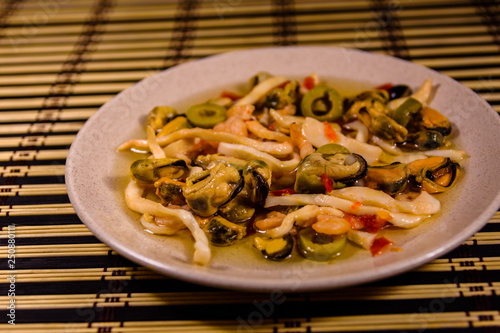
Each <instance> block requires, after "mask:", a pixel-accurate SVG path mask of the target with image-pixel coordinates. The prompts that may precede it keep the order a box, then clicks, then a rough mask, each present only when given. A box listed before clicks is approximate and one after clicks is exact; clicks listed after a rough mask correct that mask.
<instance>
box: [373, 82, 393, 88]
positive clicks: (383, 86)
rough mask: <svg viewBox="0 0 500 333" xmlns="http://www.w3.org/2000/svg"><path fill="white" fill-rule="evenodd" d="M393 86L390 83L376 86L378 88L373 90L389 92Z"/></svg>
mask: <svg viewBox="0 0 500 333" xmlns="http://www.w3.org/2000/svg"><path fill="white" fill-rule="evenodd" d="M393 86H394V85H393V84H392V83H386V84H383V85H381V86H378V87H377V88H375V89H377V90H389V89H391V88H392V87H393Z"/></svg>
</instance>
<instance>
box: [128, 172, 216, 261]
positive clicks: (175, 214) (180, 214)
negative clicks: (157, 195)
mask: <svg viewBox="0 0 500 333" xmlns="http://www.w3.org/2000/svg"><path fill="white" fill-rule="evenodd" d="M142 192H143V189H142V188H141V187H140V186H139V185H137V184H136V183H135V182H133V181H131V182H130V183H129V184H128V185H127V188H126V189H125V202H126V203H127V206H128V207H129V208H130V209H132V210H134V211H136V212H139V213H142V214H146V213H148V214H151V215H154V216H160V217H170V218H176V219H179V220H181V221H182V223H184V224H185V225H186V227H187V228H188V229H189V231H190V232H191V234H192V235H193V238H194V255H193V262H194V263H196V264H198V265H207V264H208V262H209V261H210V256H211V253H210V247H209V246H208V239H207V236H206V235H205V233H204V232H203V230H201V228H200V226H199V225H198V222H196V219H195V218H194V216H193V214H191V213H190V212H188V211H186V210H183V209H170V208H167V207H165V206H163V205H162V204H160V203H158V202H154V201H151V200H148V199H145V198H143V197H142Z"/></svg>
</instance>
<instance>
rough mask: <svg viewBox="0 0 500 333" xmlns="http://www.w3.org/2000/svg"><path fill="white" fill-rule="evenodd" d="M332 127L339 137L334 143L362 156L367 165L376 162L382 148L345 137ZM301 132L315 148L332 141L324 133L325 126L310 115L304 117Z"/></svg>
mask: <svg viewBox="0 0 500 333" xmlns="http://www.w3.org/2000/svg"><path fill="white" fill-rule="evenodd" d="M332 129H333V130H334V131H335V134H337V136H338V137H339V141H338V142H335V143H338V144H340V145H342V146H344V147H346V148H347V149H349V151H350V152H351V153H356V154H359V155H361V156H363V158H364V159H365V160H366V163H368V165H371V164H373V163H375V162H377V161H378V160H379V158H380V155H382V149H381V148H380V147H377V146H373V145H370V144H368V143H364V142H360V141H358V140H356V139H353V138H350V137H347V136H345V135H343V134H342V133H341V132H340V131H339V130H337V129H336V128H335V127H332ZM302 134H303V135H304V136H305V137H306V138H307V141H309V142H310V143H311V144H312V145H313V146H314V147H316V148H319V147H321V146H323V145H326V144H328V143H332V141H331V140H330V138H328V137H327V136H326V134H325V126H324V125H323V123H322V122H320V121H318V120H316V119H314V118H311V117H306V119H305V121H304V124H303V125H302Z"/></svg>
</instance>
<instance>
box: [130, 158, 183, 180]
mask: <svg viewBox="0 0 500 333" xmlns="http://www.w3.org/2000/svg"><path fill="white" fill-rule="evenodd" d="M187 171H188V167H187V164H186V162H185V161H184V160H181V159H177V158H160V159H151V158H147V159H141V160H137V161H135V162H134V163H132V165H131V166H130V172H131V173H132V176H133V177H134V178H135V180H136V181H138V182H139V183H142V184H153V183H154V182H155V181H157V180H158V179H160V178H162V177H166V178H170V179H177V178H181V177H182V176H183V175H184V174H185V173H186V172H187Z"/></svg>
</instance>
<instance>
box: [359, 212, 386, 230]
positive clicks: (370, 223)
mask: <svg viewBox="0 0 500 333" xmlns="http://www.w3.org/2000/svg"><path fill="white" fill-rule="evenodd" d="M359 220H360V221H361V223H363V226H364V227H365V229H366V230H367V231H368V232H370V233H372V234H375V233H377V232H378V231H379V230H380V229H382V227H383V226H384V225H385V222H386V221H385V220H382V219H379V218H377V216H376V215H361V216H360V217H359Z"/></svg>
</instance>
